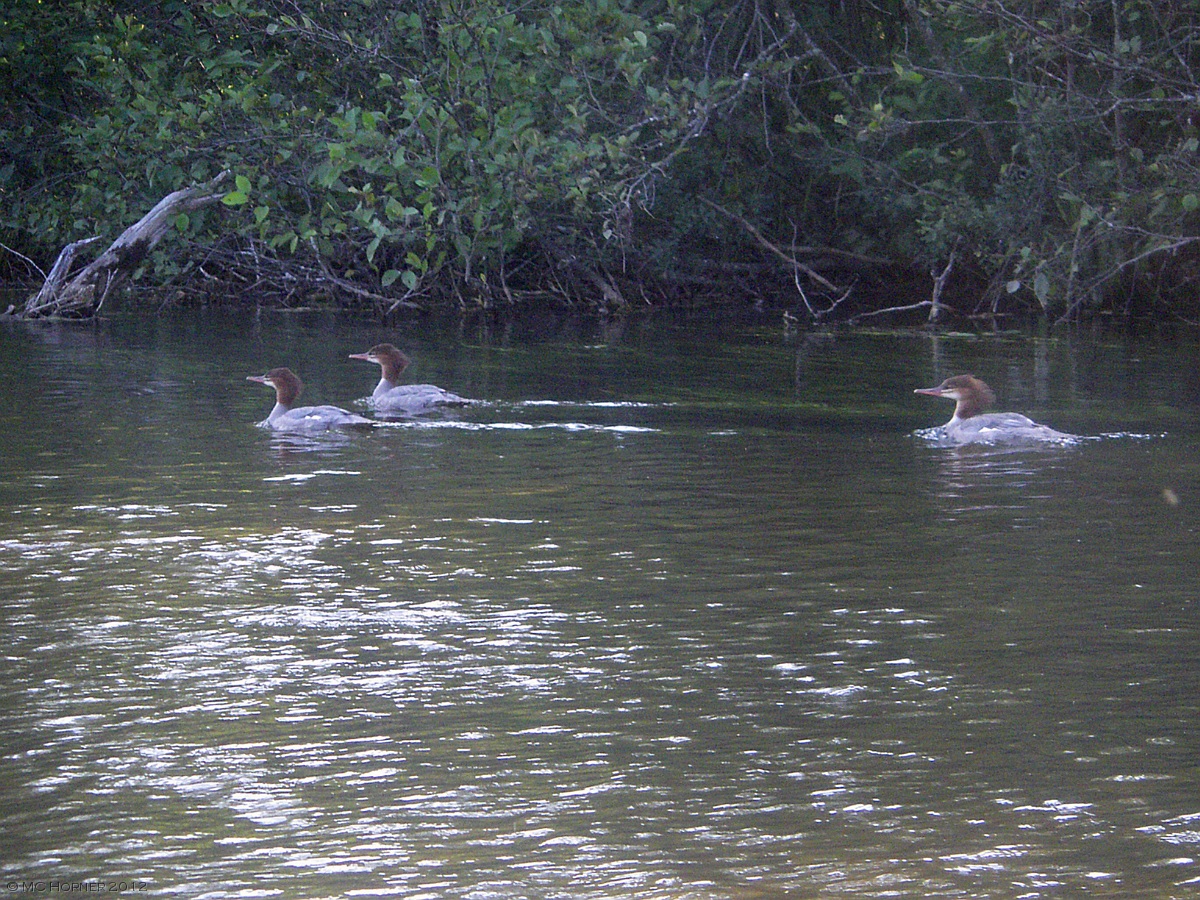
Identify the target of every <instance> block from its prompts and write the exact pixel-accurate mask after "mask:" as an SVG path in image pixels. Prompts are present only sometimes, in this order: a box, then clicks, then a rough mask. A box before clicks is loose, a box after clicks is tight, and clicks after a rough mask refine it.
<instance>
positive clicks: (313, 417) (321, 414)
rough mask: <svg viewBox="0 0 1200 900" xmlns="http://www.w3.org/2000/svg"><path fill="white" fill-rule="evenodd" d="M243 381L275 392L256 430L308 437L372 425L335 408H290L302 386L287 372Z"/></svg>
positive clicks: (268, 374) (281, 371)
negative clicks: (291, 432)
mask: <svg viewBox="0 0 1200 900" xmlns="http://www.w3.org/2000/svg"><path fill="white" fill-rule="evenodd" d="M246 380H247V381H256V382H258V383H259V384H265V385H267V387H272V388H274V389H275V406H274V408H272V410H271V414H270V415H269V416H267V417H266V418H265V419H264V420H263V421H261V422H259V423H258V425H259V427H260V428H270V429H271V430H272V431H293V432H305V433H309V434H311V433H313V432H318V431H332V430H333V429H344V428H370V427H371V426H373V425H374V424H375V423H374V422H372V421H371V420H370V419H367V418H365V417H363V416H360V415H356V414H355V413H352V412H347V411H346V410H344V409H342V408H340V407H337V406H293V405H292V404H293V403H295V402H296V399H297V398H298V397H299V396H300V391H301V390H302V389H303V388H304V385H303V383H302V382H301V381H300V379H299V377H297V375H296V373H295V372H293V371H292V370H291V369H288V368H284V367H282V366H281V367H280V368H277V369H272V370H271V371H269V372H268V373H267V374H266V375H248V376H246Z"/></svg>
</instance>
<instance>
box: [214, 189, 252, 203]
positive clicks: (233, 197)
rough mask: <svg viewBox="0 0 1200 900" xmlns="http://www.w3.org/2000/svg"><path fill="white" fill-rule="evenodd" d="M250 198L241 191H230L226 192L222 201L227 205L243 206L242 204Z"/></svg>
mask: <svg viewBox="0 0 1200 900" xmlns="http://www.w3.org/2000/svg"><path fill="white" fill-rule="evenodd" d="M249 199H250V198H249V197H247V196H246V195H245V194H243V193H242V192H241V191H230V192H229V193H228V194H226V195H225V196H224V197H222V198H221V202H222V203H224V204H225V205H226V206H241V205H242V204H244V203H246V201H248V200H249Z"/></svg>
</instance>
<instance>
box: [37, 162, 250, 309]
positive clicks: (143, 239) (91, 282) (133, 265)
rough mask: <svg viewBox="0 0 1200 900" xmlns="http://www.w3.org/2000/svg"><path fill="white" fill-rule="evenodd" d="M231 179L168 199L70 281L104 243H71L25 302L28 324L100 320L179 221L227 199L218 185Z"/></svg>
mask: <svg viewBox="0 0 1200 900" xmlns="http://www.w3.org/2000/svg"><path fill="white" fill-rule="evenodd" d="M228 175H229V173H228V172H222V173H221V174H220V175H218V176H217V177H216V178H213V179H212V180H211V181H208V182H205V183H204V184H199V185H193V186H192V187H189V188H184V189H182V190H178V191H175V192H174V193H171V194H168V195H167V196H165V197H163V198H162V200H160V201H158V203H157V204H156V205H155V207H154V208H153V209H152V210H150V212H148V213H146V215H144V216H142V218H141V219H140V220H139V221H138V222H137V224H135V225H131V226H130V227H129V228H126V229H125V231H124V232H123V233H122V234H121V236H120V237H118V238H117V239H116V240H115V241H113V242H112V244H111V245H109V248H108V249H107V250H105V251H104V252H103V253H101V254H100V255H99V256H98V257H96V259H94V260H92V262H90V263H88V264H87V265H86V266H84V267H83V268H82V269H80V270H79V272H78V273H76V274H75V275H74V276H72V277H70V278H69V280H68V276H70V274H71V263H72V262H73V260H74V257H75V254H76V253H77V252H78V251H79V250H80V248H82V247H84V246H86V245H88V244H91V243H93V242H94V241H97V240H99V238H96V237H92V238H87V239H86V240H82V241H75V242H74V243H71V244H68V245H67V246H66V247H64V248H63V250H62V252H61V253H60V254H59V255H58V259H57V260H56V261H55V263H54V267H53V268H52V269H51V270H50V274H49V275H47V276H46V282H45V284H43V285H42V288H41V290H39V291H38V292H37V293H36V294H34V295H33V296H32V297H30V298H29V299H28V300H27V301H26V302H25V309H24V311H23V312H22V313H21V315H22V316H23V317H24V318H27V319H34V318H42V317H47V316H65V317H72V318H90V317H92V316H95V315H97V314H98V313H99V312H100V308H101V307H102V306H103V305H104V301H105V300H107V299H108V297H109V295H110V294H112V292H113V290H114V289H116V288H117V287H118V286H119V285H121V284H122V283H124V281H125V280H126V279H128V278H129V276H130V275H132V274H133V272H134V271H135V270H136V269H137V267H138V266H139V265H140V264H141V262H142V260H144V259H145V258H146V255H147V254H148V253H149V252H150V251H151V250H153V249H154V247H155V245H156V244H157V243H158V242H159V241H160V240H162V238H163V236H164V235H165V234H166V233H167V232H168V231H170V230H171V226H172V225H174V224H175V218H176V216H178V215H179V214H180V213H184V212H191V211H192V210H196V209H200V208H201V207H204V206H208V205H209V204H210V203H215V202H216V201H217V200H220V199H221V197H223V196H224V195H225V192H224V191H221V190H218V185H220V183H221V182H222V181H224V180H225V178H226V177H227V176H228Z"/></svg>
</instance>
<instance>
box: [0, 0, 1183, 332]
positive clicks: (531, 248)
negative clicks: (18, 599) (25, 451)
mask: <svg viewBox="0 0 1200 900" xmlns="http://www.w3.org/2000/svg"><path fill="white" fill-rule="evenodd" d="M1198 12H1200V0H1170V2H1168V0H1075V2H1071V3H1064V2H1060V0H1053V2H1051V0H962V2H942V0H823V2H811V0H572V2H571V3H558V2H554V0H528V2H522V3H516V2H506V0H406V2H397V0H224V2H210V0H190V2H185V0H159V2H155V3H142V2H122V0H112V2H103V0H57V2H55V0H8V2H7V3H5V4H4V8H3V11H0V244H2V245H3V246H2V247H0V278H3V279H4V280H5V281H7V282H9V283H20V284H29V285H32V286H33V287H34V289H36V287H37V284H40V281H41V276H40V274H39V273H40V272H41V271H46V270H48V269H49V268H50V265H51V264H52V263H53V262H54V261H55V259H56V257H57V256H58V253H59V251H60V250H61V249H62V248H63V247H64V246H67V245H68V244H71V243H72V242H76V241H79V240H81V239H84V238H89V237H93V236H100V237H101V238H102V239H103V240H104V241H111V240H113V239H114V238H116V236H117V235H119V234H120V233H121V232H122V231H123V230H124V229H125V228H126V227H127V226H129V225H130V224H132V223H133V222H135V221H137V220H138V219H139V218H140V217H141V216H143V214H145V213H146V212H147V211H148V210H149V209H150V208H151V207H153V206H154V205H155V204H156V203H157V202H158V201H159V200H160V199H162V198H163V197H164V196H166V195H167V194H169V193H171V192H173V191H177V190H179V189H181V188H186V187H189V186H193V185H197V184H203V183H211V182H212V181H213V179H214V178H217V177H218V176H219V174H220V173H221V172H225V171H228V172H229V173H230V175H229V176H228V178H227V180H226V181H225V182H223V183H224V185H225V186H224V187H223V188H222V190H223V191H227V193H224V197H223V202H221V203H214V204H211V205H207V206H204V207H203V208H199V209H196V210H193V211H181V212H179V213H178V215H176V216H175V217H174V219H175V220H174V235H173V236H172V237H169V238H167V239H166V240H164V241H162V242H161V243H160V244H159V245H158V246H157V248H156V249H155V250H154V252H153V253H152V254H151V255H150V256H148V257H146V258H145V259H139V260H138V261H137V262H138V267H139V269H138V274H139V276H140V278H141V284H142V285H143V287H148V288H153V289H154V290H155V293H156V294H157V295H158V297H159V298H160V299H161V298H163V297H166V298H169V299H170V300H172V301H174V302H198V301H211V300H213V299H215V298H221V299H232V300H235V301H249V302H255V303H262V304H279V305H297V304H301V303H312V302H326V303H334V304H342V305H347V306H354V307H359V308H364V309H373V310H376V311H378V312H381V313H386V312H388V311H391V310H395V309H398V308H402V307H409V306H420V307H425V308H433V307H438V306H446V305H464V306H482V307H498V306H516V307H521V306H530V305H534V304H545V303H547V302H552V303H556V304H570V305H574V306H580V307H592V308H594V307H603V308H606V309H609V310H613V309H616V308H620V307H629V306H640V305H666V304H676V303H689V304H695V303H724V302H729V303H739V304H740V303H747V302H756V301H767V302H771V303H774V304H785V305H786V307H787V308H788V309H789V311H790V312H791V313H792V314H794V315H795V316H797V317H798V318H799V319H801V320H807V321H812V322H815V321H864V320H865V319H867V318H868V317H870V316H872V315H874V314H876V313H878V312H879V311H880V310H883V309H890V310H892V312H891V313H890V315H891V316H893V317H894V318H893V319H892V321H895V320H896V318H895V317H899V318H904V316H905V315H907V317H908V320H912V319H914V318H916V319H918V320H923V319H927V318H931V317H932V318H937V317H938V316H946V315H950V314H957V315H972V314H975V315H981V316H988V315H993V314H1002V315H1023V316H1029V315H1033V316H1039V317H1044V318H1047V319H1051V320H1058V319H1064V318H1066V319H1079V318H1084V317H1089V316H1094V315H1110V314H1111V315H1118V316H1145V315H1149V316H1155V317H1161V318H1169V317H1188V318H1191V317H1194V316H1195V315H1196V314H1197V307H1198V305H1200V304H1198V302H1197V301H1198V297H1200V294H1198V288H1200V246H1198V244H1197V242H1198V241H1200V227H1198V226H1200V167H1198V161H1200V143H1198V141H1200V86H1198V84H1197V79H1196V74H1195V73H1197V72H1200V16H1198V15H1197V13H1198ZM98 246H99V247H100V248H103V246H106V244H104V243H101V244H99V245H98ZM902 307H911V310H910V311H909V312H908V313H907V314H905V313H900V312H897V311H896V309H897V308H902ZM84 312H85V313H86V310H85V311H84Z"/></svg>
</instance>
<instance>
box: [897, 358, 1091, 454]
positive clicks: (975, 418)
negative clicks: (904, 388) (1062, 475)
mask: <svg viewBox="0 0 1200 900" xmlns="http://www.w3.org/2000/svg"><path fill="white" fill-rule="evenodd" d="M914 393H917V394H924V395H926V396H927V397H945V398H947V399H949V400H953V401H954V415H953V416H951V417H950V421H949V422H947V423H946V424H945V425H943V426H941V428H939V429H936V431H937V434H936V435H935V436H936V437H937V438H938V439H939V440H942V441H944V442H946V443H949V444H955V445H957V444H1027V443H1036V442H1046V443H1057V444H1069V443H1074V442H1075V441H1077V440H1079V438H1078V437H1077V436H1075V435H1073V434H1065V433H1063V432H1061V431H1055V430H1054V429H1053V428H1049V427H1048V426H1046V425H1039V424H1038V423H1037V422H1034V421H1033V420H1032V419H1029V418H1027V417H1026V416H1023V415H1021V414H1020V413H988V412H984V410H986V409H987V408H988V407H990V406H991V405H992V404H993V403H995V402H996V394H995V392H994V391H993V390H992V389H991V388H990V387H988V386H987V385H986V384H984V383H983V382H982V381H980V380H979V379H978V378H976V377H975V376H974V375H953V376H951V377H950V378H947V379H946V380H945V381H943V382H942V383H941V384H939V385H938V386H937V387H931V388H917V389H916V391H914Z"/></svg>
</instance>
